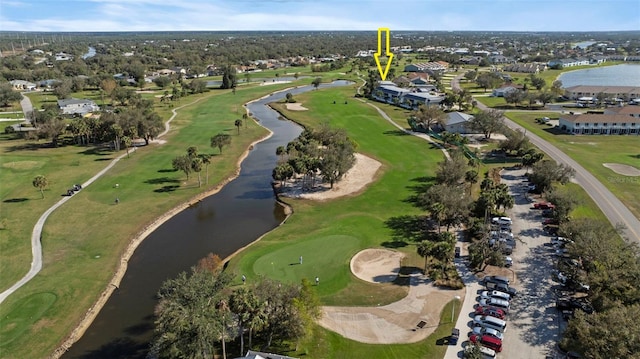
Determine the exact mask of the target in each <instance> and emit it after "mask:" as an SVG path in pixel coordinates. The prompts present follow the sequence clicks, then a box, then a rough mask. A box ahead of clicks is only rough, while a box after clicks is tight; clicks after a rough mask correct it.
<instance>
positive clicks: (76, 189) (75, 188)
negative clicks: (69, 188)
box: [73, 184, 82, 191]
mask: <svg viewBox="0 0 640 359" xmlns="http://www.w3.org/2000/svg"><path fill="white" fill-rule="evenodd" d="M81 189H82V185H81V184H74V185H73V190H74V191H79V190H81Z"/></svg>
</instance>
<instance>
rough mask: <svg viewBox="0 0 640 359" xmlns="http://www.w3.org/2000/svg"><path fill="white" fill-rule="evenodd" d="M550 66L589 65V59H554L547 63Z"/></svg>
mask: <svg viewBox="0 0 640 359" xmlns="http://www.w3.org/2000/svg"><path fill="white" fill-rule="evenodd" d="M547 65H548V66H549V67H556V66H559V67H560V68H565V67H573V66H583V65H589V59H585V58H578V59H554V60H551V61H549V63H548V64H547Z"/></svg>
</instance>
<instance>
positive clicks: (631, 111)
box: [604, 106, 640, 119]
mask: <svg viewBox="0 0 640 359" xmlns="http://www.w3.org/2000/svg"><path fill="white" fill-rule="evenodd" d="M604 114H605V115H625V116H630V117H635V118H638V119H640V107H639V106H621V107H609V108H607V109H605V110H604Z"/></svg>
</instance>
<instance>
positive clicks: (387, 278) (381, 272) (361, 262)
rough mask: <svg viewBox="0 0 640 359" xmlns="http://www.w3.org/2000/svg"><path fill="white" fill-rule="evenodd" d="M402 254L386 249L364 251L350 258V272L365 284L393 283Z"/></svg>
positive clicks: (398, 270) (398, 271) (398, 269)
mask: <svg viewBox="0 0 640 359" xmlns="http://www.w3.org/2000/svg"><path fill="white" fill-rule="evenodd" d="M402 258H404V254H403V253H400V252H396V251H392V250H388V249H365V250H363V251H360V252H358V253H357V254H356V255H355V256H353V258H351V264H350V266H351V272H353V274H354V275H355V276H356V277H358V278H360V279H362V280H365V281H367V282H371V283H387V282H393V281H394V280H395V279H396V277H398V273H400V261H401V260H402Z"/></svg>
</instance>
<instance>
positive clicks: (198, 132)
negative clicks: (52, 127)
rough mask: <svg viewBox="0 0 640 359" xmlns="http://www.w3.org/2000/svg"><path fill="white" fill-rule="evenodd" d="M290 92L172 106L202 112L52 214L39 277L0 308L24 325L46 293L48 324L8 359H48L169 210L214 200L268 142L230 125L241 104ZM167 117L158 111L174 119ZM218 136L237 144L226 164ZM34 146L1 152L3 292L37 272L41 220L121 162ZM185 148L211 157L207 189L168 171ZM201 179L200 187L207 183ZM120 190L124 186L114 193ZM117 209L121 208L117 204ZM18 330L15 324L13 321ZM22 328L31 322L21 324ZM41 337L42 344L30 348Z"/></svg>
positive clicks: (248, 92) (227, 152)
mask: <svg viewBox="0 0 640 359" xmlns="http://www.w3.org/2000/svg"><path fill="white" fill-rule="evenodd" d="M288 86H291V84H279V85H271V86H253V87H243V88H241V89H238V91H237V93H236V94H235V95H234V94H232V93H231V91H223V90H219V91H212V92H209V93H206V94H202V95H198V96H190V97H187V98H183V99H181V102H178V103H174V104H173V105H174V106H175V107H174V108H176V107H178V106H180V105H183V104H190V103H193V102H194V101H195V100H197V99H199V98H202V100H201V101H200V102H196V103H193V104H192V105H190V106H187V107H185V108H184V109H182V110H180V112H179V115H178V116H177V117H176V118H175V119H174V121H173V122H172V124H171V126H172V128H171V131H170V132H169V133H168V135H167V136H165V137H164V138H163V140H166V141H167V142H166V143H164V144H151V145H149V146H147V147H142V148H140V149H139V150H138V151H136V152H134V153H132V154H131V158H126V157H125V158H124V159H123V160H121V161H120V162H119V163H118V164H117V165H116V166H115V167H113V168H112V169H111V170H110V171H109V172H107V174H105V175H104V176H103V177H101V178H100V179H99V180H97V181H96V182H95V183H93V184H92V185H91V186H90V187H87V188H85V189H83V190H81V191H80V192H78V193H77V194H75V195H74V196H73V198H72V199H71V200H70V201H69V202H68V203H66V204H65V205H64V206H62V207H61V208H59V209H58V210H56V211H55V212H53V214H52V215H51V216H50V217H49V219H48V220H47V222H46V224H45V227H44V231H43V234H42V245H43V256H44V259H43V269H42V271H41V272H40V274H38V275H37V276H36V277H35V278H34V279H33V280H32V281H31V282H29V283H28V284H27V285H25V286H24V287H22V288H21V289H20V290H19V291H17V292H16V293H14V294H13V295H11V296H9V297H8V298H7V300H6V301H5V302H4V303H3V304H2V306H0V318H5V317H7V316H9V317H10V318H18V317H20V316H21V315H22V314H21V313H20V312H16V311H15V308H16V305H17V304H18V303H21V302H23V301H24V300H25V299H26V298H28V297H29V296H31V295H33V294H36V293H40V292H43V291H46V292H51V293H53V294H54V295H55V296H56V297H57V300H56V301H55V303H53V304H52V305H51V307H50V308H49V310H47V311H46V313H44V314H43V318H42V320H43V323H46V325H31V328H30V329H29V330H27V331H24V332H22V334H16V335H15V339H14V340H12V341H11V342H10V343H7V344H6V345H5V346H4V347H3V348H2V354H3V357H10V358H31V357H38V358H40V357H46V356H48V355H50V354H51V352H52V351H53V350H54V348H55V347H56V346H57V345H59V344H60V343H61V341H62V340H63V339H64V337H66V336H67V335H68V334H69V333H70V332H71V331H72V330H73V328H74V327H75V326H76V325H77V324H78V323H79V321H80V319H81V318H82V317H83V315H84V313H85V312H86V310H87V309H88V308H89V307H90V306H91V305H92V304H93V303H94V302H95V301H96V300H97V298H98V297H99V295H100V293H101V292H102V291H103V290H104V288H105V287H106V286H107V283H108V281H109V280H110V278H111V277H112V276H113V273H114V272H115V269H116V268H117V266H118V265H119V263H120V256H121V255H122V253H123V252H124V250H125V248H126V247H127V245H128V244H129V242H130V241H131V239H132V238H133V237H134V236H135V234H136V233H139V232H140V231H141V230H142V229H143V228H144V227H145V226H147V225H148V224H149V223H151V222H152V221H153V220H154V219H155V218H157V217H159V216H160V215H162V214H163V213H165V212H167V211H168V210H169V209H171V208H173V207H175V206H176V205H178V204H180V203H184V202H186V201H187V200H189V199H190V198H193V197H194V196H196V195H198V194H199V193H202V192H204V191H206V190H211V189H213V188H214V187H216V186H217V184H219V183H220V182H222V181H223V180H224V179H225V178H228V177H229V176H232V175H233V174H234V173H235V171H236V168H237V161H238V158H239V156H240V155H241V154H242V153H243V152H245V151H246V149H247V148H248V147H249V145H250V144H251V143H252V142H253V141H255V140H256V139H258V138H261V137H263V136H265V135H266V134H267V131H266V130H265V129H264V128H263V127H261V126H259V124H257V123H256V122H254V121H247V122H246V123H247V125H248V126H246V127H242V128H241V130H240V134H239V135H238V134H237V133H236V128H235V127H234V121H235V119H236V118H239V117H241V115H242V111H243V109H242V104H243V103H246V102H247V101H250V100H252V99H255V98H258V97H261V96H263V95H264V94H266V93H269V92H272V91H277V90H279V89H283V88H286V87H288ZM169 110H170V108H168V107H167V106H166V105H162V106H160V107H158V111H159V112H160V113H161V114H163V117H164V118H165V119H167V118H168V116H167V114H168V113H169ZM219 132H227V133H229V134H230V135H231V137H232V141H231V144H230V145H229V146H227V147H225V149H224V153H223V154H222V155H220V154H219V153H218V152H219V151H218V149H213V148H211V147H210V145H209V139H210V137H211V136H213V135H215V134H216V133H219ZM41 145H42V142H41V143H40V144H38V145H36V146H34V145H33V142H27V141H24V140H6V141H2V142H0V150H1V151H2V156H1V157H0V166H1V168H2V170H1V171H0V183H2V184H3V185H2V186H1V191H0V195H1V196H2V204H1V205H2V207H3V210H2V213H1V216H2V218H1V220H2V224H3V226H4V228H3V230H2V233H3V235H2V236H1V238H0V253H1V255H2V260H0V272H1V273H2V276H1V279H0V283H1V284H2V287H3V289H5V288H7V287H8V286H9V285H11V284H12V283H13V282H15V281H16V280H17V279H19V278H20V277H21V276H23V275H24V274H25V273H26V272H27V270H28V268H29V264H30V263H31V247H30V241H29V239H30V238H31V231H32V229H33V225H34V224H35V222H36V221H37V219H38V217H39V216H40V215H41V214H42V213H43V212H44V211H45V210H46V208H48V207H50V206H51V205H52V204H53V203H55V202H56V201H58V200H59V199H60V198H61V194H62V193H63V192H64V191H65V190H66V189H67V188H69V187H70V186H71V185H73V184H74V183H83V182H84V181H86V180H87V179H89V178H90V177H91V176H92V175H93V174H95V173H96V172H98V171H99V170H100V169H102V168H104V167H105V166H106V165H107V164H108V161H109V160H111V159H113V158H114V157H115V156H116V155H119V154H122V153H124V150H123V151H121V152H120V153H114V152H112V151H109V150H103V149H97V148H94V147H84V146H72V145H65V146H62V147H60V148H49V147H47V146H41ZM189 146H197V147H198V149H199V151H200V152H201V153H209V154H212V155H213V157H212V163H211V165H210V166H209V184H204V183H203V185H202V187H201V188H198V180H197V175H195V174H194V175H192V176H191V177H190V179H189V181H186V177H185V176H184V173H182V172H175V171H173V170H172V169H171V160H172V159H173V158H174V157H176V156H178V155H184V154H185V153H186V149H187V147H189ZM38 174H43V175H45V176H47V178H49V182H50V184H49V187H48V189H47V190H45V199H41V196H40V193H39V191H38V190H37V189H36V188H34V187H33V186H32V184H31V180H32V179H33V177H34V176H35V175H38ZM202 178H203V182H204V178H205V173H204V170H203V173H202ZM115 184H119V187H118V188H117V189H116V188H115ZM116 197H118V198H119V199H120V204H119V205H118V206H115V205H114V198H116ZM16 320H18V319H16ZM25 320H26V319H25ZM35 335H37V336H38V338H39V340H38V341H35V342H34V341H33V340H32V339H33V337H34V336H35Z"/></svg>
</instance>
